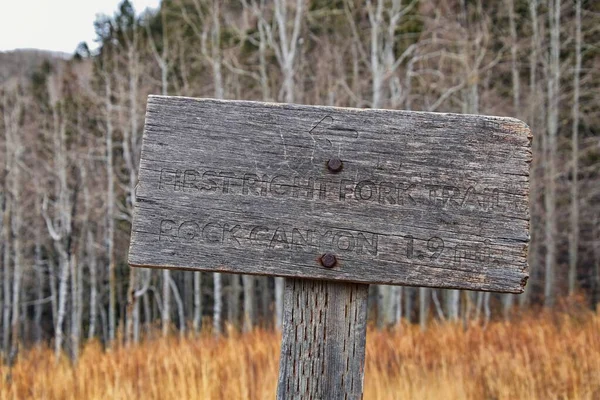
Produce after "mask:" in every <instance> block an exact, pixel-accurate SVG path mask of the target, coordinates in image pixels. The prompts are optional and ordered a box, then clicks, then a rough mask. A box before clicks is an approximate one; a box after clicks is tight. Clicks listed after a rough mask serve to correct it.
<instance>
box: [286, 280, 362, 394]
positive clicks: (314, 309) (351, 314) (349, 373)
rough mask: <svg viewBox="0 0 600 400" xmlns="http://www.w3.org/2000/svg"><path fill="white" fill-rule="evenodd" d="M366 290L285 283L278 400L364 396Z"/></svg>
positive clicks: (355, 286) (323, 283)
mask: <svg viewBox="0 0 600 400" xmlns="http://www.w3.org/2000/svg"><path fill="white" fill-rule="evenodd" d="M368 289H369V285H365V284H359V283H336V282H330V281H323V280H310V279H293V278H288V279H286V280H285V299H284V311H283V328H282V330H283V332H282V334H283V337H282V340H281V358H280V360H279V382H278V387H277V398H278V399H281V400H283V399H360V398H361V397H362V389H363V376H364V364H365V338H366V325H367V293H368Z"/></svg>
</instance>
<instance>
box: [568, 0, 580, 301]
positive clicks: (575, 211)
mask: <svg viewBox="0 0 600 400" xmlns="http://www.w3.org/2000/svg"><path fill="white" fill-rule="evenodd" d="M580 73H581V0H575V68H574V70H573V109H572V113H573V127H572V139H571V142H572V145H571V146H572V149H571V163H572V164H573V166H572V168H573V172H572V174H573V179H572V181H571V237H570V241H569V294H570V295H572V294H573V293H574V292H575V288H576V286H577V258H578V249H579V187H578V184H579V176H578V175H579V75H580Z"/></svg>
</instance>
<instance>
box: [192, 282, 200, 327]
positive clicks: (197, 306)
mask: <svg viewBox="0 0 600 400" xmlns="http://www.w3.org/2000/svg"><path fill="white" fill-rule="evenodd" d="M193 328H194V333H196V334H198V333H199V332H200V329H201V328H202V273H201V272H194V321H193Z"/></svg>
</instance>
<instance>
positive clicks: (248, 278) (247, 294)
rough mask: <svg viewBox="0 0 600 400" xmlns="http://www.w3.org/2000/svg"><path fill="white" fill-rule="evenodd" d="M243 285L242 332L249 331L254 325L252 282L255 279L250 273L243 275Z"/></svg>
mask: <svg viewBox="0 0 600 400" xmlns="http://www.w3.org/2000/svg"><path fill="white" fill-rule="evenodd" d="M242 280H243V286H244V324H243V330H244V332H250V331H251V330H252V328H253V327H254V318H255V317H254V303H255V298H254V282H255V279H254V277H253V276H252V275H243V276H242Z"/></svg>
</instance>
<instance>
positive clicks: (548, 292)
mask: <svg viewBox="0 0 600 400" xmlns="http://www.w3.org/2000/svg"><path fill="white" fill-rule="evenodd" d="M548 19H549V26H550V56H549V63H548V72H549V73H548V140H547V142H548V147H547V164H548V165H547V171H548V179H547V180H548V182H547V184H546V195H545V203H546V277H545V285H544V305H545V306H552V305H553V304H554V301H555V287H554V280H555V274H556V261H557V260H556V250H557V249H556V245H557V243H556V235H557V225H556V136H557V134H558V113H559V109H558V98H559V80H560V0H550V1H549V8H548Z"/></svg>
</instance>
